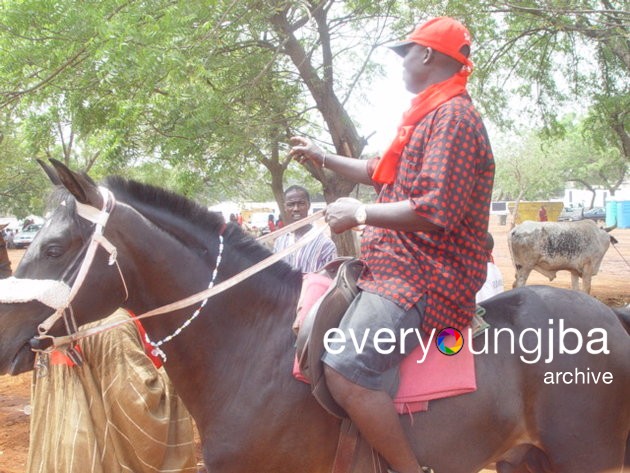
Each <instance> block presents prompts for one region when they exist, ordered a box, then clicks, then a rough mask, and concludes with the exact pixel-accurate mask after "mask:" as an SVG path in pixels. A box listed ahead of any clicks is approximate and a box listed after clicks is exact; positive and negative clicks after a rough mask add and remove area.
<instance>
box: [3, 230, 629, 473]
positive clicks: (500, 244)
mask: <svg viewBox="0 0 630 473" xmlns="http://www.w3.org/2000/svg"><path fill="white" fill-rule="evenodd" d="M490 230H491V233H492V234H493V236H494V239H495V250H494V258H495V262H496V263H497V265H498V266H499V268H500V269H501V272H502V273H503V278H504V281H505V288H506V290H507V289H510V288H511V287H512V282H513V281H514V270H513V268H512V260H511V257H510V253H509V251H508V248H507V232H508V227H507V226H500V225H498V222H497V221H495V220H492V221H491V227H490ZM612 234H613V235H614V236H615V237H616V238H617V240H619V244H618V245H616V247H612V246H611V248H610V249H609V250H608V252H607V253H606V255H605V256H604V260H603V262H602V266H601V268H600V272H599V274H598V275H597V276H595V277H594V278H593V283H592V291H591V294H592V295H593V296H595V297H597V298H598V299H600V300H601V301H603V302H605V303H606V304H608V305H612V306H620V305H626V304H630V229H624V230H621V229H616V230H614V231H613V232H612ZM23 253H24V251H23V250H10V251H9V256H10V258H11V260H12V268H13V269H15V267H16V265H17V262H18V261H19V259H20V258H21V256H22V254H23ZM528 284H549V285H552V286H556V287H563V288H570V287H571V276H570V274H569V273H568V272H566V271H565V272H561V273H559V274H558V277H557V278H556V279H555V280H554V281H553V282H549V280H548V279H547V278H546V277H544V276H542V275H541V274H538V273H532V275H531V276H530V278H529V281H528ZM30 382H31V374H30V373H27V374H24V375H21V376H16V377H10V376H0V426H2V427H1V429H2V430H1V431H0V473H24V471H25V468H26V455H27V452H28V429H29V416H28V411H29V407H30V406H29V397H30Z"/></svg>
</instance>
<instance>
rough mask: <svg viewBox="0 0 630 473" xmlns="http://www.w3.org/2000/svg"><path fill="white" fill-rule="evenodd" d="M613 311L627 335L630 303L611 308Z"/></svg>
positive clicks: (629, 330)
mask: <svg viewBox="0 0 630 473" xmlns="http://www.w3.org/2000/svg"><path fill="white" fill-rule="evenodd" d="M613 312H614V313H615V314H617V317H619V320H620V321H621V325H623V327H624V328H625V329H626V332H628V335H630V305H627V306H625V307H615V308H613Z"/></svg>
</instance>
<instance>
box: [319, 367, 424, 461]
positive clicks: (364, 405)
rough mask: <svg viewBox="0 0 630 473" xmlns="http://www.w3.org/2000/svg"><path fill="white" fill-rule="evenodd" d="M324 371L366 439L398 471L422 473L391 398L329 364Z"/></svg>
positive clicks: (327, 381)
mask: <svg viewBox="0 0 630 473" xmlns="http://www.w3.org/2000/svg"><path fill="white" fill-rule="evenodd" d="M324 373H325V376H326V383H327V385H328V389H329V390H330V392H331V394H332V395H333V397H334V399H335V401H336V402H337V403H338V404H339V405H340V406H341V407H342V408H343V409H344V410H345V411H346V412H347V413H348V416H350V419H352V422H354V423H355V425H356V426H357V429H359V432H361V435H363V437H364V438H365V440H366V441H367V442H368V443H369V444H370V445H371V446H372V448H374V449H375V450H376V451H378V452H379V453H380V454H381V455H382V456H383V458H385V460H386V461H387V463H388V464H389V466H390V467H391V468H393V469H394V470H396V472H397V473H418V472H422V469H421V468H420V465H419V464H418V460H416V456H415V454H414V453H413V450H412V448H411V445H410V444H409V442H408V440H407V438H406V437H405V433H404V431H403V428H402V425H401V424H400V419H399V418H398V413H397V412H396V409H395V408H394V404H393V403H392V399H391V397H390V396H389V395H388V394H387V393H386V392H384V391H376V390H372V389H367V388H364V387H362V386H359V385H357V384H354V383H352V382H351V381H348V380H347V379H346V378H344V377H343V376H342V375H341V374H339V373H338V372H337V371H335V370H334V369H332V368H330V367H329V366H327V365H324Z"/></svg>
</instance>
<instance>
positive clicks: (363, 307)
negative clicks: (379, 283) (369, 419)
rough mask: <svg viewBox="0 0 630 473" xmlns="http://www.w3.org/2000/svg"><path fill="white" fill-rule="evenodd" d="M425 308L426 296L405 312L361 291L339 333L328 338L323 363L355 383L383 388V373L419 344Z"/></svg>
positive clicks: (382, 298)
mask: <svg viewBox="0 0 630 473" xmlns="http://www.w3.org/2000/svg"><path fill="white" fill-rule="evenodd" d="M425 307H426V297H423V298H422V299H421V300H420V301H419V302H418V303H417V304H416V305H415V306H413V307H412V308H411V309H409V310H404V309H402V308H401V307H399V306H397V305H396V304H394V303H393V302H391V301H389V300H387V299H385V298H384V297H381V296H379V295H376V294H372V293H370V292H365V291H362V292H360V293H359V295H358V296H357V297H356V299H354V301H353V302H352V304H350V307H348V310H347V311H346V314H345V315H344V316H343V318H342V319H341V324H340V325H339V330H340V332H335V333H333V334H331V335H330V336H329V337H328V340H330V342H329V344H328V346H327V348H326V351H325V353H324V355H323V356H322V361H323V362H324V363H326V364H327V365H328V366H330V367H331V368H332V369H334V370H335V371H337V372H338V373H340V374H341V375H342V376H343V377H344V378H346V379H348V380H349V381H352V382H353V383H355V384H358V385H360V386H363V387H364V388H368V389H382V375H383V373H385V372H386V371H387V370H388V369H390V368H391V367H393V366H397V365H398V364H400V362H401V361H402V360H403V359H404V357H405V356H406V355H407V354H409V353H410V352H411V351H413V350H414V349H415V348H416V347H417V346H418V345H419V344H420V341H419V340H418V334H419V333H421V330H420V326H421V322H422V319H423V317H424V311H425ZM407 330H408V331H410V332H409V333H408V334H407V335H406V336H404V337H402V336H401V331H403V332H404V331H407ZM411 331H413V332H411ZM341 332H343V336H342V334H341ZM375 334H378V336H377V337H376V338H375ZM342 340H345V342H342Z"/></svg>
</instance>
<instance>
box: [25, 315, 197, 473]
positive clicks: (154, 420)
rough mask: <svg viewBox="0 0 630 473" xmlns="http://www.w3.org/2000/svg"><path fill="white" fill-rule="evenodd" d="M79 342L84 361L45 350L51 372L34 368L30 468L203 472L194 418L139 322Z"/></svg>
mask: <svg viewBox="0 0 630 473" xmlns="http://www.w3.org/2000/svg"><path fill="white" fill-rule="evenodd" d="M125 318H129V316H128V315H127V313H126V312H124V311H117V312H116V313H114V314H113V315H111V316H110V317H108V318H107V319H105V321H107V322H111V321H114V320H123V319H125ZM90 325H93V324H90ZM79 346H80V349H81V352H82V354H83V359H84V362H83V364H82V365H81V366H68V365H66V364H51V363H50V359H51V357H50V356H49V355H44V356H45V357H46V359H47V361H48V362H49V363H48V369H47V370H42V369H36V370H35V372H34V376H33V386H32V414H31V432H30V448H29V455H28V461H27V469H26V471H27V473H123V472H124V473H128V472H133V473H155V472H160V473H167V472H191V473H192V472H196V471H197V469H196V457H195V444H194V433H193V426H192V420H191V417H190V415H189V413H188V411H187V410H186V408H185V407H184V405H183V403H182V401H181V399H180V398H179V397H178V396H177V395H176V393H175V391H174V389H173V386H172V384H171V382H170V380H169V379H168V377H167V376H166V373H165V371H164V369H163V368H160V369H157V368H156V367H155V366H154V365H153V363H152V361H151V360H150V359H149V358H148V357H147V356H146V354H145V352H144V349H143V347H142V344H141V341H140V336H139V334H138V330H137V328H136V326H135V324H134V323H126V324H123V325H122V326H119V327H117V328H115V329H113V330H109V331H107V332H104V333H101V334H98V335H96V336H92V337H88V338H85V339H83V340H81V341H80V342H79ZM44 361H46V360H44ZM45 371H47V373H44V372H45Z"/></svg>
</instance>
